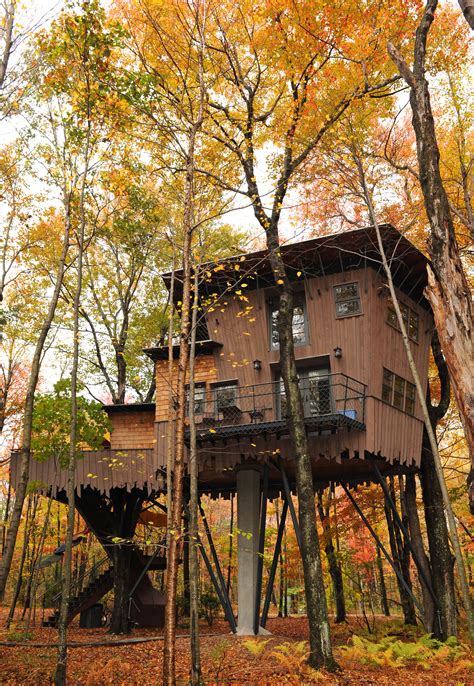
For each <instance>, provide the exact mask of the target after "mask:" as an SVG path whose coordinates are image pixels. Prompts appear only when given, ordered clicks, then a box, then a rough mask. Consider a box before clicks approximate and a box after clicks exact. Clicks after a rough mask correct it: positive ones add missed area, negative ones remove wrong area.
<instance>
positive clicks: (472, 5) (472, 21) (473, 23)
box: [459, 0, 474, 30]
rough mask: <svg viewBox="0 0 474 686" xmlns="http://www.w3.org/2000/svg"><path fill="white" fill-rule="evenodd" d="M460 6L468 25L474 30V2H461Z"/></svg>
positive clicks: (467, 0) (473, 0)
mask: <svg viewBox="0 0 474 686" xmlns="http://www.w3.org/2000/svg"><path fill="white" fill-rule="evenodd" d="M459 6H460V8H461V9H462V13H463V14H464V18H465V19H466V21H467V23H468V24H469V26H470V27H471V29H473V30H474V0H459Z"/></svg>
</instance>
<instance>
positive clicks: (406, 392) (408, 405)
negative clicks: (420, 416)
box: [382, 369, 415, 414]
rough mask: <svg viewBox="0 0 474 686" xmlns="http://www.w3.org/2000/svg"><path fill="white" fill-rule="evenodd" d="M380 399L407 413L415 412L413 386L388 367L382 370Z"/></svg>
mask: <svg viewBox="0 0 474 686" xmlns="http://www.w3.org/2000/svg"><path fill="white" fill-rule="evenodd" d="M382 400H383V401H384V402H386V403H388V404H389V405H393V407H397V408H398V409H399V410H404V411H405V412H407V413H408V414H415V386H414V384H412V383H410V382H409V381H407V380H406V379H403V378H402V377H401V376H398V375H397V374H394V373H393V372H391V371H390V370H388V369H384V370H383V378H382Z"/></svg>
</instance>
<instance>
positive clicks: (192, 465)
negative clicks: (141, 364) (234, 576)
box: [188, 266, 231, 686]
mask: <svg viewBox="0 0 474 686" xmlns="http://www.w3.org/2000/svg"><path fill="white" fill-rule="evenodd" d="M198 294H199V267H198V266H197V267H196V268H195V272H194V297H193V312H192V317H191V321H192V324H191V349H190V355H189V430H190V437H189V438H190V440H189V478H190V501H189V534H188V547H189V614H190V617H191V684H192V686H200V685H201V684H203V680H202V672H201V646H200V643H199V561H198V550H197V541H198V535H199V529H198V508H199V490H198V485H199V484H198V475H199V473H198V454H197V436H196V420H195V412H194V409H195V408H194V396H195V383H194V362H195V357H196V335H197V321H198V311H199V296H198ZM230 565H231V559H230V560H229V577H230ZM229 580H230V578H229V579H228V581H229Z"/></svg>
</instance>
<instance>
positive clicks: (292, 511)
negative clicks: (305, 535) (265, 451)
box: [272, 461, 301, 551]
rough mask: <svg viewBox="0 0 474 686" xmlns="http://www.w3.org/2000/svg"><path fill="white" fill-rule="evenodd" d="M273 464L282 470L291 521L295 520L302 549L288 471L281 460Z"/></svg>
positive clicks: (294, 523) (297, 538)
mask: <svg viewBox="0 0 474 686" xmlns="http://www.w3.org/2000/svg"><path fill="white" fill-rule="evenodd" d="M272 464H274V465H275V467H277V468H278V469H279V470H280V473H281V478H282V481H283V490H284V491H285V498H286V502H287V503H288V507H289V508H290V515H291V521H292V522H293V528H294V530H295V534H296V540H297V541H298V548H299V549H300V551H301V531H300V524H299V522H298V517H297V516H296V510H295V506H294V505H293V500H292V498H291V491H290V486H289V484H288V477H287V476H286V472H285V470H284V468H283V466H282V464H281V462H279V463H278V464H275V463H274V462H273V461H272Z"/></svg>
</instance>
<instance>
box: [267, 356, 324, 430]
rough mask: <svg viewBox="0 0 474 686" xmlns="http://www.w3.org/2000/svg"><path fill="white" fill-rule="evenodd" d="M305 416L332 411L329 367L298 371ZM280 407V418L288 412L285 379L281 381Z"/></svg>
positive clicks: (316, 415)
mask: <svg viewBox="0 0 474 686" xmlns="http://www.w3.org/2000/svg"><path fill="white" fill-rule="evenodd" d="M298 379H299V385H300V390H301V397H302V400H303V407H304V416H305V417H319V416H321V415H325V414H330V413H331V407H332V404H331V385H330V381H329V379H330V377H329V369H327V368H323V367H321V368H318V369H302V370H301V371H300V372H299V373H298ZM278 406H279V407H278V409H279V417H280V419H284V418H285V417H286V414H287V402H286V396H285V387H284V384H283V380H282V379H280V383H279V398H278Z"/></svg>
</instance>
